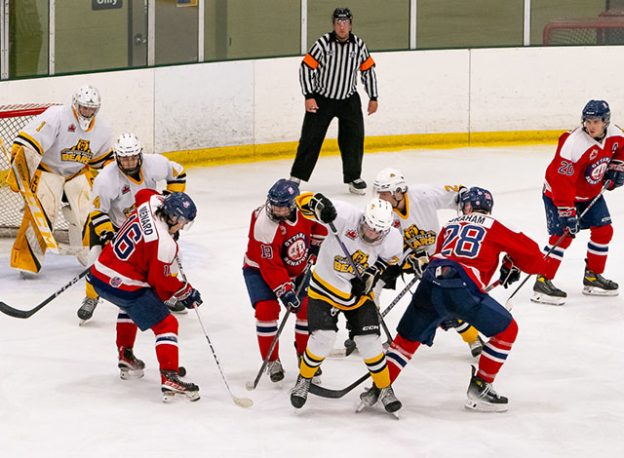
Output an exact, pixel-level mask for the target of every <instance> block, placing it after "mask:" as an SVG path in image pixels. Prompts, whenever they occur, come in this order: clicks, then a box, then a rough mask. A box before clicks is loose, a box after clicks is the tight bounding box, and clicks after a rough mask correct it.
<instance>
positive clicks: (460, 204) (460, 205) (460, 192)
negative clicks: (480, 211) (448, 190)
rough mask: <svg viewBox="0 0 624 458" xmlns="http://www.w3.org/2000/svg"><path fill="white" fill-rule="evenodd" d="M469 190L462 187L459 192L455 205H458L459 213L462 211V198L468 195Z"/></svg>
mask: <svg viewBox="0 0 624 458" xmlns="http://www.w3.org/2000/svg"><path fill="white" fill-rule="evenodd" d="M467 191H468V188H467V187H466V186H463V185H462V186H460V187H459V190H458V191H457V196H455V203H456V204H457V211H458V212H460V213H461V211H462V196H463V195H464V194H466V192H467Z"/></svg>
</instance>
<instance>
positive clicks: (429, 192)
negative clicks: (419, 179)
mask: <svg viewBox="0 0 624 458" xmlns="http://www.w3.org/2000/svg"><path fill="white" fill-rule="evenodd" d="M459 188H460V186H459V185H457V186H451V185H445V186H432V185H427V184H417V185H410V186H409V188H408V189H407V193H405V194H404V199H405V213H402V212H401V211H400V210H399V209H398V208H395V209H394V226H395V227H397V228H400V229H401V231H402V232H403V242H404V245H405V246H404V248H405V251H406V253H407V252H409V251H410V250H411V251H413V252H422V251H425V252H427V254H433V252H434V251H435V243H436V237H437V235H438V232H440V222H439V221H438V210H444V209H450V210H456V209H457V202H456V199H457V192H458V191H459Z"/></svg>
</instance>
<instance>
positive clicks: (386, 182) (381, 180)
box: [373, 168, 407, 198]
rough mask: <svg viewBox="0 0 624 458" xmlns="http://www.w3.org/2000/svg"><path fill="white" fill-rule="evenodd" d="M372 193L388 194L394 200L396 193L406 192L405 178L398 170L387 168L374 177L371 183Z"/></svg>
mask: <svg viewBox="0 0 624 458" xmlns="http://www.w3.org/2000/svg"><path fill="white" fill-rule="evenodd" d="M373 191H374V192H375V193H377V194H379V193H380V192H390V193H392V196H393V197H395V198H396V192H397V191H400V192H401V193H405V192H406V191H407V183H405V177H404V176H403V174H402V173H401V171H400V170H397V169H392V168H387V169H383V170H382V171H381V172H379V173H378V174H377V176H376V177H375V181H373Z"/></svg>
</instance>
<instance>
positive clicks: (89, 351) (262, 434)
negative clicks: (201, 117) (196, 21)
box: [0, 145, 624, 458]
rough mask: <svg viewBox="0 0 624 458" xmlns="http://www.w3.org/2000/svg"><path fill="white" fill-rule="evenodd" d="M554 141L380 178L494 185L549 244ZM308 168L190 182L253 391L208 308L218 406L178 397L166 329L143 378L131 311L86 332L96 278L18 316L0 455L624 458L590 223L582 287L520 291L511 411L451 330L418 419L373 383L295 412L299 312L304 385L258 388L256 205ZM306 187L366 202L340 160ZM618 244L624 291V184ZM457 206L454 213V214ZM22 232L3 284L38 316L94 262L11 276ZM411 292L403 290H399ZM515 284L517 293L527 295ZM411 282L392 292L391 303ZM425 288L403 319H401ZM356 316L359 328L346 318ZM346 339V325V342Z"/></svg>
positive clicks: (257, 167) (508, 382) (289, 335)
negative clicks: (168, 390) (549, 297)
mask: <svg viewBox="0 0 624 458" xmlns="http://www.w3.org/2000/svg"><path fill="white" fill-rule="evenodd" d="M553 153H554V145H553V146H548V147H546V146H538V147H504V148H503V147H500V148H483V149H481V148H466V149H450V150H427V151H404V152H399V153H379V154H368V155H367V156H366V157H365V159H364V174H363V177H364V178H365V179H366V180H367V181H368V182H369V184H370V183H372V179H373V178H374V176H375V175H376V173H377V172H378V171H379V170H380V169H382V168H384V167H387V166H392V167H396V168H399V169H401V170H402V171H403V173H404V174H405V176H406V178H407V181H408V183H431V184H455V183H463V184H467V185H479V186H481V187H485V188H489V189H490V190H491V191H492V192H493V195H494V201H495V205H494V211H493V214H494V215H495V216H496V217H498V218H499V219H500V220H501V221H502V222H503V223H505V224H508V225H511V226H512V227H514V228H516V229H518V230H522V231H523V232H525V233H526V234H527V235H529V236H531V237H533V238H534V239H535V240H536V241H537V242H538V243H539V244H540V246H542V245H543V244H544V243H545V241H546V238H547V234H546V228H545V217H544V211H543V207H542V201H541V194H540V192H541V186H542V182H543V176H544V171H545V168H546V165H547V164H548V162H549V161H550V159H551V157H552V155H553ZM290 164H291V161H274V162H266V163H254V164H241V165H229V166H222V167H214V168H205V169H190V170H189V173H188V175H189V178H188V183H189V186H188V192H189V194H190V195H191V196H192V197H193V198H194V200H195V201H196V203H197V206H198V210H199V212H198V217H197V220H196V223H195V225H194V226H193V227H192V228H191V230H190V231H189V232H188V233H185V234H183V235H182V238H181V243H180V245H181V253H182V257H183V262H184V264H185V269H186V273H187V275H188V277H189V279H190V281H191V282H192V283H193V284H194V285H195V286H196V287H197V288H198V289H199V290H200V291H201V292H202V295H203V298H204V305H203V306H202V307H201V309H200V313H201V316H202V319H203V321H204V323H205V324H206V326H207V329H208V334H209V336H210V339H211V341H212V343H213V345H214V347H215V350H216V352H217V355H218V358H219V360H220V363H221V366H222V368H223V370H224V371H225V374H226V377H227V379H228V381H229V384H230V386H231V387H232V390H233V391H234V393H235V394H236V396H240V397H250V398H252V399H253V401H254V403H255V405H254V406H253V407H252V408H250V409H243V408H240V407H238V406H236V405H235V404H234V403H233V402H232V399H231V398H230V396H229V394H228V393H227V391H226V388H225V386H224V384H223V381H222V380H221V377H220V375H219V372H218V369H217V367H216V365H215V362H214V359H213V357H212V353H211V351H210V348H209V346H208V343H207V342H206V339H205V337H204V335H203V333H202V331H201V328H200V326H199V323H198V320H197V317H196V316H195V314H194V313H193V312H191V313H189V314H188V315H185V316H181V317H179V321H180V360H181V364H183V365H184V366H185V367H186V368H187V370H188V375H187V377H186V378H187V379H188V380H190V381H193V382H195V383H197V384H198V385H199V386H200V389H201V400H200V401H198V402H196V403H190V402H188V401H186V400H177V402H174V403H172V404H163V403H162V402H161V396H160V386H159V384H160V380H159V374H158V366H157V362H156V357H155V353H154V346H153V344H154V338H153V334H152V333H151V331H147V332H145V333H142V334H141V333H139V335H138V338H137V344H136V347H135V353H136V354H137V356H138V357H140V358H142V359H143V360H144V361H145V362H146V364H147V368H146V374H145V377H144V378H143V379H140V380H132V381H123V380H121V379H120V378H119V374H118V369H117V359H116V358H117V356H116V351H115V317H116V312H117V309H116V308H115V307H114V306H112V305H110V304H107V303H105V304H101V305H100V306H99V308H98V309H97V310H96V313H95V315H94V318H93V319H92V320H91V321H89V322H88V323H87V324H86V325H84V326H82V327H79V326H78V319H77V317H76V310H77V309H78V307H79V306H80V304H81V301H82V298H83V295H84V288H83V283H82V282H81V283H79V284H78V285H76V286H74V287H73V288H72V289H70V290H68V291H67V292H65V293H63V294H62V295H61V296H60V297H58V298H57V299H56V300H55V301H53V302H52V303H50V304H49V305H48V306H46V307H45V308H43V309H42V310H41V311H40V312H38V313H37V314H36V315H34V316H32V317H31V318H29V319H27V320H17V319H14V318H10V317H8V316H0V331H1V332H0V456H1V457H2V458H10V457H11V458H12V457H43V456H45V457H112V456H119V457H165V456H167V457H172V456H173V457H193V456H206V457H270V458H278V457H293V456H301V457H334V456H336V457H340V456H342V457H354V458H361V457H368V456H377V457H378V456H401V457H429V456H431V457H434V456H435V457H462V458H466V457H481V458H486V457H494V456H505V457H521V456H523V457H524V456H530V457H555V456H566V457H586V456H588V455H591V456H594V457H620V456H624V433H623V428H624V350H623V348H624V304H623V302H622V297H621V296H620V297H611V298H596V297H587V296H583V295H582V294H581V290H582V276H583V266H584V263H583V258H584V255H585V250H586V243H587V240H588V235H589V234H588V232H587V231H584V232H582V233H581V234H580V235H579V236H578V237H577V239H576V240H575V241H574V243H573V244H572V246H571V247H570V249H568V251H567V253H566V257H565V260H564V262H563V264H562V267H561V269H560V271H559V274H558V276H557V278H556V279H555V284H556V285H557V286H559V287H560V288H562V289H564V290H566V291H567V292H568V295H569V297H568V301H567V303H566V305H564V306H562V307H554V306H546V305H540V304H535V303H532V302H530V301H529V297H530V295H531V290H532V285H533V279H531V280H529V282H528V283H527V284H526V285H525V286H524V288H523V289H521V290H520V292H519V293H518V294H517V296H516V297H515V298H514V301H513V305H514V307H513V311H512V313H513V314H514V316H515V318H516V320H517V322H518V325H519V327H520V332H519V335H518V339H517V341H516V344H515V346H514V348H513V350H512V352H511V355H510V357H509V359H508V360H507V364H506V365H505V366H504V367H503V368H502V370H501V372H500V374H499V376H498V378H497V380H496V382H495V388H496V390H497V391H498V392H499V394H502V395H505V396H507V397H509V402H510V408H509V411H508V412H506V413H499V414H496V413H490V414H488V413H476V412H471V411H466V410H464V408H463V404H464V400H465V392H466V388H467V386H468V381H469V377H470V365H471V364H472V363H474V362H475V361H473V360H472V358H471V357H470V354H469V351H468V347H467V345H466V344H464V343H463V342H462V341H461V339H460V337H459V336H458V335H457V334H456V333H455V332H454V331H450V332H443V331H439V332H438V335H437V338H436V341H435V344H434V346H433V347H432V348H427V347H425V348H421V349H420V350H419V351H418V352H417V353H416V355H415V356H414V358H413V360H412V362H411V363H410V365H409V366H408V367H407V368H406V369H405V370H404V372H403V374H402V375H401V376H400V377H399V379H398V380H397V382H396V384H395V392H396V394H397V396H398V397H399V399H400V400H401V401H402V402H403V409H402V410H401V411H400V416H401V418H400V420H396V419H394V418H392V417H390V416H389V415H388V414H386V413H384V412H383V411H382V410H381V408H380V407H376V408H374V409H371V410H367V411H364V412H361V413H359V414H356V413H354V409H355V407H356V405H357V400H358V395H359V393H360V392H361V389H359V388H358V389H356V390H354V391H353V392H351V393H350V394H348V395H347V396H345V397H344V398H342V399H338V400H332V399H323V398H318V397H315V396H313V395H310V396H309V398H308V403H307V404H306V405H305V406H304V408H303V409H301V410H300V411H295V409H294V408H292V407H291V405H290V402H289V395H288V394H289V390H290V388H291V387H292V386H293V385H294V382H295V378H296V375H297V370H296V358H295V352H294V348H293V346H292V342H293V335H294V320H292V318H291V320H290V321H291V322H290V323H288V325H287V326H286V329H285V331H284V333H283V335H282V339H281V359H282V361H283V363H284V365H285V368H286V371H287V372H286V378H285V380H284V381H283V382H281V383H279V384H273V383H271V382H270V381H269V380H268V378H267V377H266V376H264V377H263V378H262V380H261V381H260V384H259V386H258V388H257V389H256V390H255V391H253V392H248V391H246V390H245V387H244V385H245V382H247V381H250V380H253V379H254V377H255V375H256V373H257V371H258V369H259V367H260V364H261V360H260V356H259V353H258V350H257V345H256V336H255V322H254V317H253V310H252V308H251V306H250V305H249V300H248V297H247V292H246V289H245V286H244V282H243V278H242V275H241V266H242V259H243V253H244V250H245V247H246V242H247V232H248V224H249V217H250V212H251V211H252V209H253V208H255V207H256V206H258V205H261V204H263V203H264V200H265V195H266V191H267V189H268V188H269V187H270V185H271V184H272V183H273V182H274V181H275V180H276V179H277V178H280V177H283V176H287V174H288V172H289V169H290ZM302 188H303V190H312V191H320V192H323V193H325V194H327V195H328V196H330V197H331V198H333V199H341V200H345V201H349V202H352V203H354V204H356V205H361V206H364V205H365V203H366V202H367V199H368V198H369V197H370V196H369V195H367V196H366V197H361V196H354V195H350V194H349V193H348V191H347V187H346V185H344V184H342V173H341V164H340V159H339V158H338V157H329V158H322V159H321V160H320V162H319V164H318V166H317V168H316V170H315V172H314V175H313V177H312V180H311V181H310V183H307V184H305V185H304V186H302ZM606 197H607V202H608V204H609V208H610V210H611V215H612V217H613V220H614V227H615V236H614V239H613V241H612V243H611V246H610V257H609V261H608V263H607V269H606V272H605V276H606V277H607V278H611V279H613V280H615V281H618V282H619V283H620V284H623V283H624V268H623V267H622V253H623V252H624V235H623V228H624V191H623V190H622V189H618V190H616V191H614V192H609V193H607V196H606ZM451 216H453V213H452V212H450V211H449V212H443V213H441V215H440V218H441V219H444V220H446V219H448V218H450V217H451ZM10 247H11V241H9V240H1V241H0V292H1V293H0V294H1V297H0V299H2V300H3V301H5V302H7V303H9V304H10V305H12V306H14V307H19V308H24V309H30V308H32V307H34V306H35V305H36V304H37V303H39V302H40V301H41V300H43V299H44V298H45V297H47V296H48V295H49V294H51V293H52V292H54V291H55V290H56V289H58V288H59V287H60V286H61V285H63V284H64V283H65V282H67V281H68V280H70V279H71V278H72V277H73V276H74V275H76V274H77V273H79V272H80V271H81V269H82V268H81V266H79V265H78V264H77V262H76V261H75V259H73V258H70V257H61V256H55V255H49V256H48V258H47V260H46V265H45V267H44V270H43V272H42V274H41V275H40V278H38V279H35V280H22V279H20V277H19V276H18V274H17V273H16V272H15V271H12V270H11V269H9V267H8V264H9V253H10ZM399 284H400V282H399ZM516 285H517V284H514V285H513V287H512V288H511V289H510V290H505V289H502V288H497V289H496V290H494V291H493V293H492V294H493V296H494V297H496V298H497V299H499V300H500V301H502V302H504V301H505V300H506V299H507V297H508V296H509V295H510V293H511V290H513V289H514V288H515V286H516ZM394 294H396V293H394V292H392V291H385V293H384V295H383V296H382V303H383V304H388V303H389V302H390V301H391V300H392V299H393V298H394ZM408 300H409V295H408V296H407V297H406V298H404V299H403V301H402V302H401V303H399V305H398V306H397V307H395V309H394V310H393V311H392V312H391V313H390V314H389V315H388V317H387V322H388V325H389V326H390V328H391V329H392V330H393V331H394V326H395V324H396V322H397V321H398V319H399V318H400V316H401V313H402V310H403V309H404V308H405V305H406V304H407V301H408ZM341 324H344V320H341ZM344 338H345V333H344V331H343V330H342V331H341V333H340V334H339V337H338V340H337V341H336V344H335V348H338V347H340V346H341V343H342V341H343V340H344ZM364 371H365V367H364V364H363V362H362V361H361V360H360V358H359V356H358V355H357V354H355V355H352V356H350V357H348V358H333V359H328V360H326V361H325V363H324V364H323V372H324V373H323V377H322V379H323V385H324V386H326V387H330V388H335V389H338V388H343V387H345V386H346V385H348V384H349V383H351V381H353V380H355V379H356V378H358V377H359V376H360V375H361V374H363V373H364Z"/></svg>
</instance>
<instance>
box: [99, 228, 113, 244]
mask: <svg viewBox="0 0 624 458" xmlns="http://www.w3.org/2000/svg"><path fill="white" fill-rule="evenodd" d="M114 238H115V233H114V232H111V231H103V232H102V233H101V234H100V238H99V239H98V243H97V244H98V245H101V246H104V245H106V244H107V243H108V242H110V241H111V240H113V239H114Z"/></svg>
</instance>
